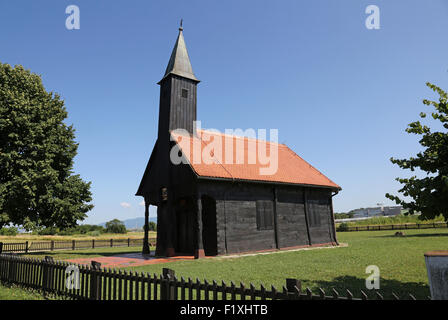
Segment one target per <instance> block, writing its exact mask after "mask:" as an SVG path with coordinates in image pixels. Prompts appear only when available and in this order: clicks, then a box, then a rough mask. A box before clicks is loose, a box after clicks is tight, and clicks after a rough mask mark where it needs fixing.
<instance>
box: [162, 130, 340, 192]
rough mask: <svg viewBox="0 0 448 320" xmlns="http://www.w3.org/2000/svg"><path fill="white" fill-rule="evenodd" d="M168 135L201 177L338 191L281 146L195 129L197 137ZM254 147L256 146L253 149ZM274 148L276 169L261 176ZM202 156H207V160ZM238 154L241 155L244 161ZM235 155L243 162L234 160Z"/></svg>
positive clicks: (325, 178) (176, 133)
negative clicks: (260, 155)
mask: <svg viewBox="0 0 448 320" xmlns="http://www.w3.org/2000/svg"><path fill="white" fill-rule="evenodd" d="M171 136H172V139H173V140H174V141H176V142H177V144H178V146H179V147H180V149H181V150H182V153H183V156H185V158H186V159H187V161H188V163H189V164H190V166H191V168H192V169H193V170H194V172H195V173H196V174H197V175H198V176H200V177H210V178H223V179H231V180H233V179H235V180H251V181H260V182H261V181H264V182H278V183H287V184H300V185H313V186H323V187H330V188H336V189H341V188H340V187H339V186H338V185H337V184H336V183H334V182H333V181H331V180H330V179H328V178H327V177H326V176H324V175H323V174H322V173H321V172H319V171H318V170H317V169H316V168H314V167H313V166H312V165H310V164H309V163H308V162H306V161H305V160H303V159H302V158H301V157H299V156H298V155H297V154H296V153H294V152H293V151H292V150H291V149H289V148H288V147H287V146H286V145H284V144H278V143H274V142H267V141H263V140H258V139H253V138H247V137H238V136H233V135H226V134H222V133H216V132H212V131H206V130H198V135H197V136H196V135H193V136H192V135H185V134H182V133H179V132H176V131H172V132H171ZM219 141H221V143H219ZM264 143H265V145H266V148H265V150H266V152H265V153H263V154H267V155H268V157H267V158H265V161H263V159H262V158H260V157H259V156H257V155H258V153H259V151H258V150H259V148H258V146H259V145H260V144H261V145H263V144H264ZM226 145H227V146H230V145H233V148H227V149H229V150H228V151H227V154H226V151H225V146H226ZM254 146H256V149H255V148H254ZM275 148H277V150H278V166H273V168H274V170H271V172H268V174H266V172H265V174H262V170H263V168H264V170H266V169H267V168H268V167H269V162H267V161H266V160H269V155H270V151H271V150H273V151H275ZM232 149H233V150H232ZM196 150H197V151H196ZM199 150H200V152H199ZM257 151H258V152H257ZM220 153H221V154H220ZM200 154H202V155H203V158H201V157H200V156H199V155H200ZM205 155H210V157H206V156H205ZM240 155H244V159H243V158H242V157H241V156H240ZM249 155H250V156H249ZM195 156H196V157H195ZM226 156H227V158H226ZM237 156H238V157H239V159H240V160H243V161H237ZM274 158H275V157H274ZM275 167H277V168H275ZM275 169H277V170H275Z"/></svg>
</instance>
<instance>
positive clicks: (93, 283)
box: [90, 260, 101, 300]
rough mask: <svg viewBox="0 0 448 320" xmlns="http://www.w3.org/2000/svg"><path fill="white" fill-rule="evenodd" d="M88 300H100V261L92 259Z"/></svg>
mask: <svg viewBox="0 0 448 320" xmlns="http://www.w3.org/2000/svg"><path fill="white" fill-rule="evenodd" d="M90 270H91V273H90V276H91V278H90V300H101V263H99V262H96V261H93V260H92V268H91V269H90Z"/></svg>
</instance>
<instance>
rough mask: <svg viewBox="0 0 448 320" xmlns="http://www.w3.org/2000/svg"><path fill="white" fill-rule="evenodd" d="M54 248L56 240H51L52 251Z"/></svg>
mask: <svg viewBox="0 0 448 320" xmlns="http://www.w3.org/2000/svg"><path fill="white" fill-rule="evenodd" d="M53 250H54V240H51V251H53Z"/></svg>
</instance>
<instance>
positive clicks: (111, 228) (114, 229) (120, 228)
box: [106, 219, 126, 233]
mask: <svg viewBox="0 0 448 320" xmlns="http://www.w3.org/2000/svg"><path fill="white" fill-rule="evenodd" d="M106 232H107V233H126V227H125V225H124V223H123V222H121V221H120V220H118V219H114V220H111V221H109V222H106Z"/></svg>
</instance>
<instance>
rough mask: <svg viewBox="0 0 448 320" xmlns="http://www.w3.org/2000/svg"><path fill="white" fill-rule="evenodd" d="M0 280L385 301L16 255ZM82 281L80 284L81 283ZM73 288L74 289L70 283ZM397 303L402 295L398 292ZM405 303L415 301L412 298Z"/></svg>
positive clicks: (81, 289)
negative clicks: (128, 270)
mask: <svg viewBox="0 0 448 320" xmlns="http://www.w3.org/2000/svg"><path fill="white" fill-rule="evenodd" d="M0 280H1V281H3V282H7V283H14V284H18V285H21V286H24V287H28V288H33V289H38V290H42V291H43V292H46V293H53V294H55V295H59V296H63V297H67V298H72V299H82V300H85V299H90V300H302V299H306V300H309V299H311V300H327V299H330V300H369V299H374V300H383V299H384V296H383V294H381V293H380V292H379V291H375V292H374V294H373V295H372V294H371V296H370V297H369V296H368V295H367V293H365V292H363V291H360V297H354V295H353V294H352V293H351V291H349V290H346V291H345V292H344V293H343V294H339V292H337V291H336V290H334V289H333V290H332V291H331V292H330V293H329V294H327V293H326V292H325V291H324V290H323V289H321V288H319V289H318V290H317V293H316V292H313V291H312V290H311V289H309V288H306V289H305V290H302V286H301V282H300V281H299V280H297V279H286V285H285V286H283V287H282V288H281V289H280V290H277V288H275V287H274V286H273V285H272V286H270V287H267V288H266V287H264V286H263V285H260V287H258V288H255V286H254V285H253V284H252V283H251V284H250V285H249V286H246V285H244V284H243V283H240V284H239V285H235V283H234V282H230V284H226V283H225V282H224V281H220V283H218V282H217V281H215V280H213V281H211V282H208V281H207V280H204V281H200V280H199V279H196V280H192V279H191V278H188V279H184V278H183V277H181V278H180V279H178V278H177V277H176V275H175V273H174V271H173V270H170V269H166V268H164V269H163V274H162V275H156V274H153V275H151V274H149V273H145V274H144V273H136V272H127V271H123V270H116V269H110V268H108V269H102V268H101V265H100V264H99V263H97V262H92V266H84V265H73V264H72V265H71V264H69V263H67V262H63V261H53V259H52V258H51V257H46V259H43V260H39V259H32V258H24V257H20V256H15V255H11V254H0ZM78 280H79V281H78ZM67 284H69V285H67ZM391 295H392V298H393V299H396V300H399V299H400V297H399V296H398V295H396V294H394V293H392V294H391ZM402 299H410V300H415V297H414V296H413V295H411V294H409V295H408V296H406V297H402Z"/></svg>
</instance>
